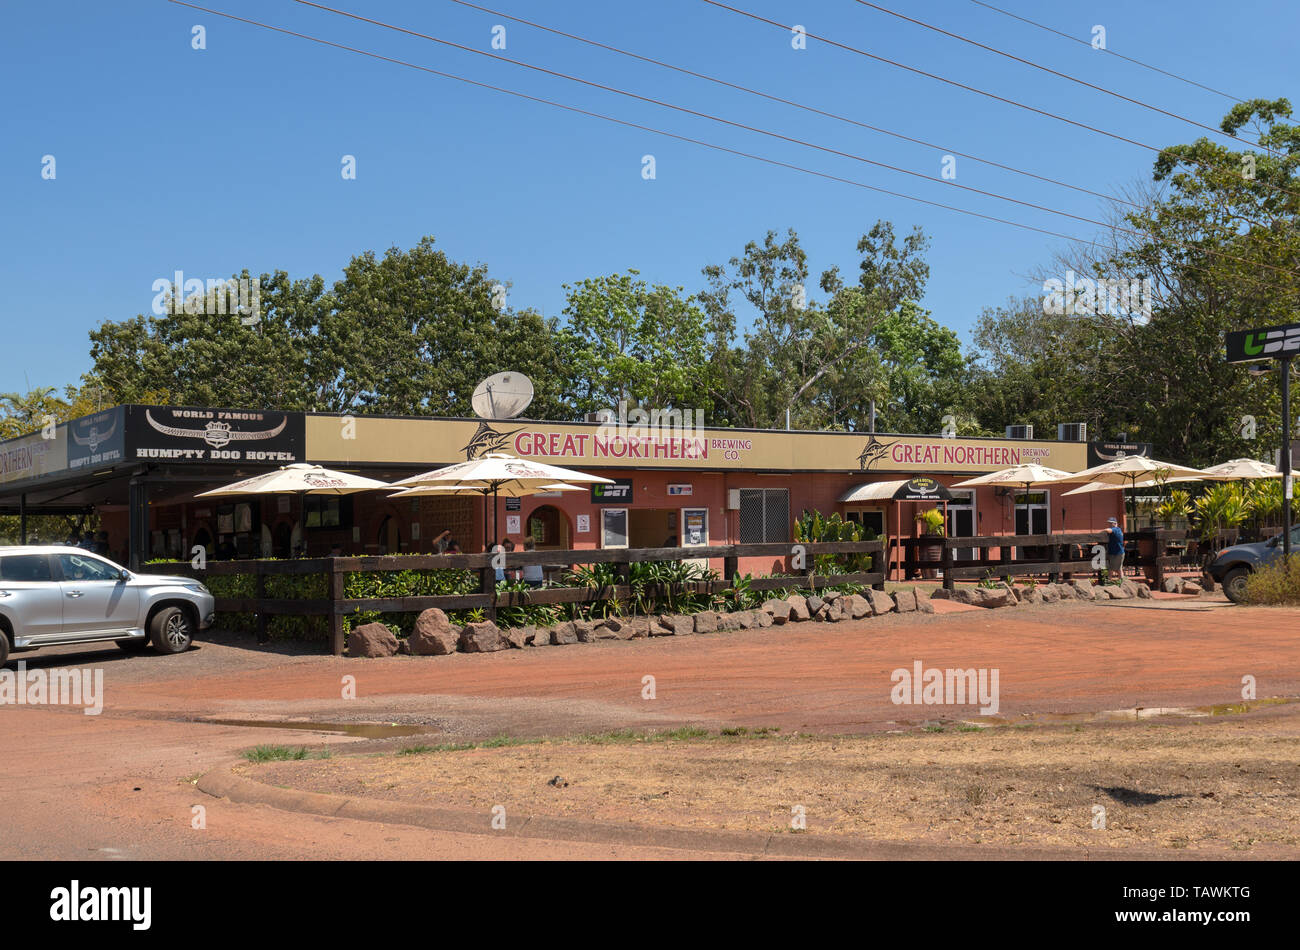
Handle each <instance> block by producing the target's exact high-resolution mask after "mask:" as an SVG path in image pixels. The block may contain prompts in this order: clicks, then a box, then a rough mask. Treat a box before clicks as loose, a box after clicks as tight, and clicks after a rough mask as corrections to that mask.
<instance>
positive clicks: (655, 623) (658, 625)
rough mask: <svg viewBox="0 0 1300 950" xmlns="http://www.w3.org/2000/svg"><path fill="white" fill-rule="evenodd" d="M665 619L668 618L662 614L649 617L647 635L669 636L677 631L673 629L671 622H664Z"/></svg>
mask: <svg viewBox="0 0 1300 950" xmlns="http://www.w3.org/2000/svg"><path fill="white" fill-rule="evenodd" d="M667 619H668V618H667V617H664V616H661V617H651V618H650V629H649V631H648V633H649V635H650V636H652V637H671V636H674V635H675V634H676V633H677V631H676V630H675V629H673V625H672V624H670V623H667V622H666V621H667Z"/></svg>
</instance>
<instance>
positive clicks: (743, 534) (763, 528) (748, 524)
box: [740, 488, 790, 544]
mask: <svg viewBox="0 0 1300 950" xmlns="http://www.w3.org/2000/svg"><path fill="white" fill-rule="evenodd" d="M789 540H790V491H789V489H786V488H742V489H740V543H741V544H767V543H774V542H778V541H779V542H785V541H789Z"/></svg>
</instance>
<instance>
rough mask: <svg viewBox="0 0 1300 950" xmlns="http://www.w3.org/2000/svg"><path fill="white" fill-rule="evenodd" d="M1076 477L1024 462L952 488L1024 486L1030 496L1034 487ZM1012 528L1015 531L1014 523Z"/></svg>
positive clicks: (959, 483)
mask: <svg viewBox="0 0 1300 950" xmlns="http://www.w3.org/2000/svg"><path fill="white" fill-rule="evenodd" d="M1074 477H1075V476H1073V475H1071V474H1070V473H1069V472H1063V471H1061V470H1060V469H1059V468H1048V467H1047V466H1046V465H1039V464H1037V463H1036V462H1022V463H1021V464H1019V465H1012V466H1011V467H1010V468H1004V469H1001V470H999V471H996V472H990V473H989V474H987V475H978V476H976V477H975V478H968V479H966V480H965V481H964V482H954V483H953V486H952V487H953V488H969V487H974V486H976V485H1018V486H1024V489H1025V494H1026V495H1028V494H1029V489H1030V488H1032V487H1034V486H1038V485H1046V484H1055V483H1057V482H1064V481H1069V480H1071V479H1073V478H1074ZM1013 507H1014V506H1013ZM1013 521H1014V519H1013ZM1027 523H1028V518H1026V527H1028V524H1027ZM1012 527H1013V529H1014V523H1013V525H1012Z"/></svg>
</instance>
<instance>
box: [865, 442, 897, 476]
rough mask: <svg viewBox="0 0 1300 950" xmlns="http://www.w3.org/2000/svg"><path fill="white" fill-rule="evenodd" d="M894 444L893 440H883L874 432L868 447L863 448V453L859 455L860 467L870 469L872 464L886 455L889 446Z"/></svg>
mask: <svg viewBox="0 0 1300 950" xmlns="http://www.w3.org/2000/svg"><path fill="white" fill-rule="evenodd" d="M893 444H894V443H893V442H881V441H880V440H879V439H877V438H876V436H875V433H872V435H871V438H870V439H869V440H868V441H867V444H866V447H865V448H863V450H862V454H861V455H859V456H858V468H860V469H862V470H863V471H867V470H869V469H870V468H871V466H873V465H875V464H876V463H877V462H879V461H880V460H881V459H882V458H884V457H885V453H886V452H888V451H889V447H890V446H891V445H893Z"/></svg>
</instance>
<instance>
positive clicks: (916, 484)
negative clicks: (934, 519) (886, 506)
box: [894, 475, 952, 501]
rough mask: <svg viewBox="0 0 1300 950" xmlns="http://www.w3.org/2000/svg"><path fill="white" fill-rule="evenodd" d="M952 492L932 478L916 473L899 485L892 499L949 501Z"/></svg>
mask: <svg viewBox="0 0 1300 950" xmlns="http://www.w3.org/2000/svg"><path fill="white" fill-rule="evenodd" d="M951 500H952V492H950V491H948V488H947V486H946V485H941V484H939V483H938V482H937V481H935V480H934V479H933V478H928V477H926V476H924V475H918V476H917V477H916V478H911V479H908V480H907V481H905V482H904V483H903V484H902V485H900V486H899V488H898V491H896V492H894V501H951Z"/></svg>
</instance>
